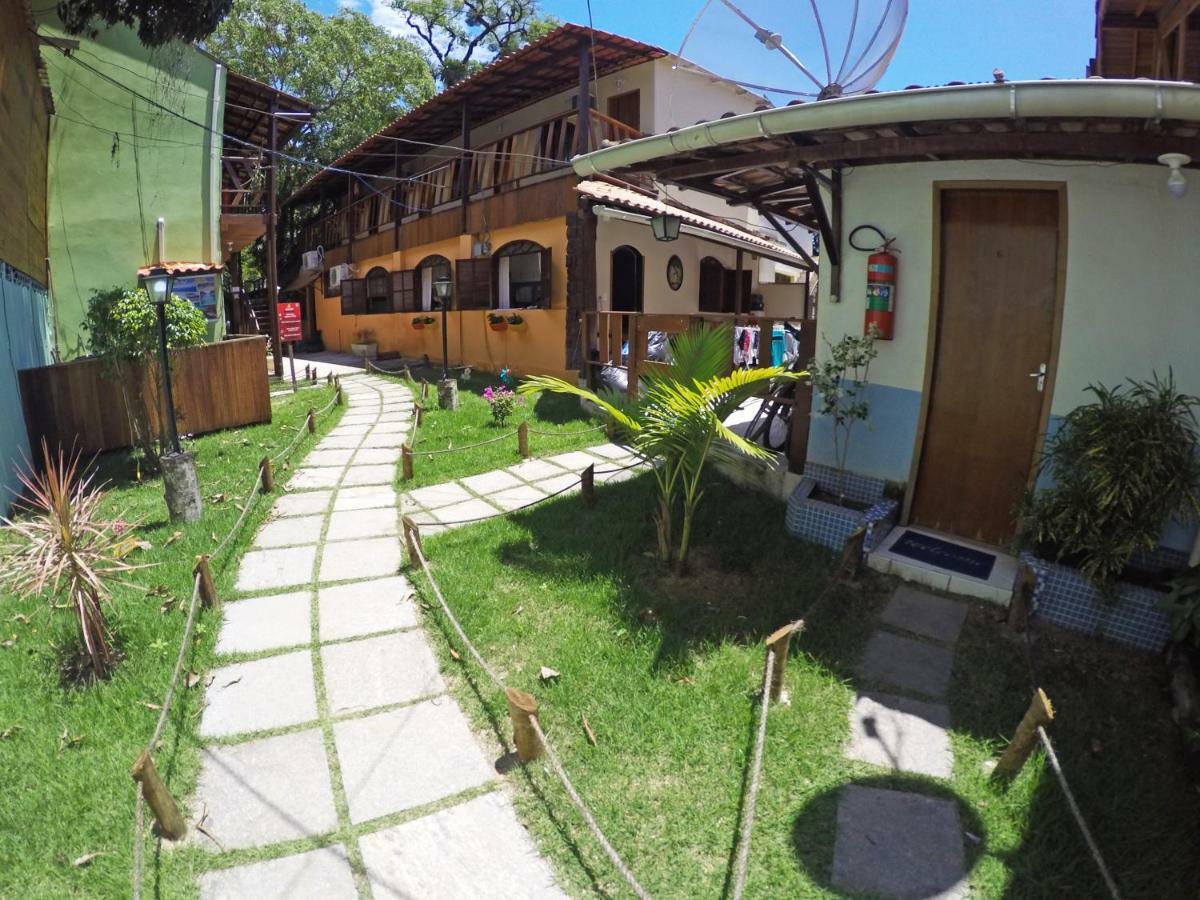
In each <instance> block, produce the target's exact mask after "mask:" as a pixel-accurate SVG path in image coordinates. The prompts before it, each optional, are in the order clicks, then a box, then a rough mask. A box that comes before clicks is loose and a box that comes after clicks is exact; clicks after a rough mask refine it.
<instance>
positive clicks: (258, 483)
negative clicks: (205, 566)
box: [209, 469, 263, 559]
mask: <svg viewBox="0 0 1200 900" xmlns="http://www.w3.org/2000/svg"><path fill="white" fill-rule="evenodd" d="M262 479H263V476H262V470H261V469H260V470H259V473H258V476H257V477H256V478H255V479H254V484H252V485H251V486H250V491H249V492H248V493H247V494H246V499H245V501H244V502H243V503H242V514H241V515H240V516H238V520H237V521H236V522H234V523H233V527H232V528H231V529H229V531H227V532H226V533H225V537H223V538H221V542H220V543H219V544H217V547H216V549H215V550H213V552H212V553H210V554H209V559H216V558H217V557H218V556H220V555H221V553H222V552H224V550H225V548H226V547H228V546H229V542H230V541H232V540H233V536H234V535H235V534H237V533H238V532H239V531H241V529H242V524H243V523H244V522H245V521H246V516H248V515H249V514H250V509H251V508H252V507H253V506H254V504H255V503H257V502H258V498H259V496H260V493H259V488H261V487H262Z"/></svg>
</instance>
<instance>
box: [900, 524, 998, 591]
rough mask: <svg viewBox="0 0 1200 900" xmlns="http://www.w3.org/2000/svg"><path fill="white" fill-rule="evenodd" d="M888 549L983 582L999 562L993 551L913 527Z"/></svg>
mask: <svg viewBox="0 0 1200 900" xmlns="http://www.w3.org/2000/svg"><path fill="white" fill-rule="evenodd" d="M888 550H889V552H891V553H895V554H898V555H899V556H907V557H908V558H909V559H915V560H918V561H919V562H923V563H928V564H929V565H931V566H937V567H938V568H939V569H947V570H949V571H951V572H957V573H958V574H959V575H967V576H969V577H971V578H978V579H979V580H980V581H987V579H988V576H989V575H991V574H992V566H994V565H995V564H996V554H994V553H987V552H986V551H983V550H976V549H975V548H973V547H964V546H963V545H962V544H954V543H951V542H950V541H943V540H942V539H941V538H935V537H933V536H932V535H928V534H921V533H920V532H917V531H912V530H911V529H906V530H905V532H904V534H902V535H900V539H899V540H897V541H896V543H894V544H892V546H891V547H889V548H888Z"/></svg>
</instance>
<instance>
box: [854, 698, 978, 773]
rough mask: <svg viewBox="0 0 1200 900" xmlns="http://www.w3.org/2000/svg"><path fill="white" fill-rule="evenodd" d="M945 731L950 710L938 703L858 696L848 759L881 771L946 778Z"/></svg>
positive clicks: (949, 762)
mask: <svg viewBox="0 0 1200 900" xmlns="http://www.w3.org/2000/svg"><path fill="white" fill-rule="evenodd" d="M949 728H950V710H948V709H947V708H946V707H945V705H943V704H941V703H924V702H922V701H920V700H913V699H910V698H908V697H897V696H894V695H892V694H879V693H861V694H859V695H858V696H857V697H855V700H854V706H853V707H851V709H850V743H849V744H848V745H847V747H846V756H847V758H849V759H857V760H861V761H862V762H866V763H871V764H872V765H875V766H882V767H883V768H885V769H894V770H897V771H900V772H915V773H918V774H921V775H932V776H933V777H935V778H949V777H950V775H951V773H952V772H953V770H954V753H953V751H951V749H950V734H949V731H948V729H949Z"/></svg>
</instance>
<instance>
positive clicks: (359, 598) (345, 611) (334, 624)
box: [226, 575, 418, 641]
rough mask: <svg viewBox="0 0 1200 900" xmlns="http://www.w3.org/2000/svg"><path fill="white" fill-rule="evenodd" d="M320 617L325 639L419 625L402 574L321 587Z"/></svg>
mask: <svg viewBox="0 0 1200 900" xmlns="http://www.w3.org/2000/svg"><path fill="white" fill-rule="evenodd" d="M228 608H229V607H226V609H228ZM317 619H318V629H319V634H320V636H321V640H322V641H336V640H341V639H343V638H352V637H361V636H362V635H367V634H375V633H376V632H380V631H394V630H396V629H398V628H415V627H416V626H417V624H418V619H417V606H416V604H415V603H414V602H413V600H412V585H410V584H409V583H408V579H406V578H404V577H402V576H399V575H396V576H394V577H392V578H377V579H375V580H374V581H359V582H355V583H354V584H342V585H338V586H337V587H323V588H321V589H320V590H319V591H318V592H317Z"/></svg>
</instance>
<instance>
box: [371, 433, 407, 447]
mask: <svg viewBox="0 0 1200 900" xmlns="http://www.w3.org/2000/svg"><path fill="white" fill-rule="evenodd" d="M407 438H408V431H404V432H403V433H401V434H390V433H387V434H384V433H380V434H368V435H367V436H366V437H365V438H363V439H362V446H363V447H399V446H400V445H401V444H403V443H404V441H405V440H406V439H407Z"/></svg>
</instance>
